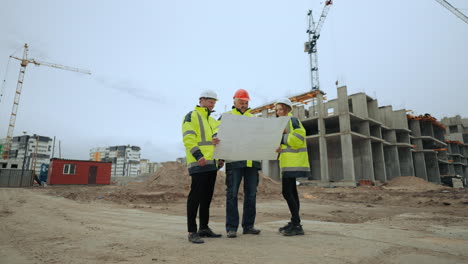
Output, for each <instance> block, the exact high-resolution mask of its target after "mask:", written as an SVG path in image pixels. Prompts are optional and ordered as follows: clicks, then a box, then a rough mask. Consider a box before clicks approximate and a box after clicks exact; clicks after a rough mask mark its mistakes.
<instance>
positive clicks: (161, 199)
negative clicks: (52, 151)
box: [0, 163, 468, 264]
mask: <svg viewBox="0 0 468 264" xmlns="http://www.w3.org/2000/svg"><path fill="white" fill-rule="evenodd" d="M188 177H189V176H188V175H186V172H185V167H184V166H181V165H180V164H176V163H173V164H172V163H170V164H166V165H165V166H164V167H163V169H162V170H159V171H158V173H156V174H155V175H154V176H152V177H150V178H148V179H146V180H145V181H140V182H134V183H130V184H128V185H126V186H119V185H117V184H116V185H110V186H48V187H46V188H41V187H33V188H23V189H17V188H0V263H2V264H3V263H249V264H252V263H282V264H284V263H291V264H292V263H375V264H377V263H468V229H467V227H468V210H467V209H468V192H467V190H466V189H452V188H446V187H442V186H439V185H434V184H431V183H428V182H425V181H422V180H420V179H418V178H415V177H400V178H396V179H394V180H392V181H390V182H389V183H387V184H386V185H384V186H378V187H377V186H362V187H356V188H352V187H347V188H344V187H341V188H320V187H313V186H299V192H300V196H301V217H302V221H303V227H304V230H305V232H306V234H305V235H304V236H297V237H284V236H282V235H280V234H279V233H278V231H277V229H278V227H280V226H282V225H284V224H285V223H286V222H287V221H288V220H289V211H288V209H287V206H286V203H285V202H284V201H283V200H282V197H281V185H280V184H279V183H277V182H274V181H272V180H270V179H268V178H265V177H263V176H262V178H261V182H260V184H259V192H258V199H257V219H256V227H257V228H260V229H261V230H262V233H261V234H260V235H259V236H253V235H241V234H239V236H238V237H237V238H235V239H230V238H226V233H225V231H224V217H225V205H224V204H225V198H224V189H225V187H224V182H223V181H224V174H223V173H222V172H220V173H219V175H218V180H217V185H216V189H215V196H214V200H213V203H212V210H211V220H210V226H211V228H212V229H213V230H214V231H216V232H220V233H222V234H223V237H222V238H214V239H210V238H208V239H205V244H202V245H195V244H191V243H189V242H188V241H187V233H186V218H185V210H186V207H185V206H186V205H185V202H186V196H187V193H188V184H189V180H190V179H189V178H188ZM241 207H242V206H240V210H241Z"/></svg>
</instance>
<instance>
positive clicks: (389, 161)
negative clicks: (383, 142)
mask: <svg viewBox="0 0 468 264" xmlns="http://www.w3.org/2000/svg"><path fill="white" fill-rule="evenodd" d="M384 157H385V172H386V174H387V180H388V181H389V180H391V179H393V178H396V177H400V176H401V172H400V162H399V159H398V149H397V147H396V146H386V147H384Z"/></svg>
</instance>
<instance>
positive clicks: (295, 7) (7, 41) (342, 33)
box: [0, 0, 468, 161]
mask: <svg viewBox="0 0 468 264" xmlns="http://www.w3.org/2000/svg"><path fill="white" fill-rule="evenodd" d="M323 2H324V1H312V0H307V1H306V0H295V1H279V0H273V1H272V0H269V1H266V0H257V1H251V0H249V1H247V0H237V1H215V0H209V1H208V0H206V1H204V0H200V1H189V0H172V1H149V0H148V1H140V0H138V1H123V0H121V1H118V0H112V1H110V0H107V1H91V0H80V1H58V0H56V1H34V0H3V1H2V3H1V4H0V25H1V31H0V32H1V35H0V77H1V80H2V81H3V79H5V78H6V81H7V83H6V88H5V94H4V96H3V98H2V102H1V103H0V135H1V137H2V138H4V137H5V136H6V133H7V128H8V127H7V126H8V122H9V118H10V113H11V107H12V103H13V96H14V93H15V89H16V82H17V78H18V73H19V62H18V61H16V60H11V61H10V62H9V59H8V57H9V55H11V54H13V53H14V55H16V56H21V55H22V46H23V44H24V43H28V44H29V45H30V53H29V55H30V56H29V57H30V58H35V59H37V60H42V61H46V62H52V63H59V64H62V65H67V66H71V67H78V68H83V69H89V70H91V71H92V72H93V75H91V76H89V75H84V74H78V73H74V72H70V71H65V70H59V69H54V68H50V67H45V66H40V67H35V66H33V65H29V66H28V67H27V69H26V75H25V81H24V85H23V93H22V96H21V102H20V105H19V110H18V117H17V121H16V127H15V133H14V135H15V136H16V135H20V134H21V131H27V132H28V133H29V134H33V133H36V134H40V135H45V136H50V137H53V136H56V137H57V139H59V140H61V142H62V156H63V157H65V158H70V159H71V158H74V159H88V157H89V149H91V148H93V147H102V146H108V145H120V144H132V145H138V146H140V147H142V158H149V159H150V160H152V161H167V160H174V159H175V158H177V157H180V156H184V148H183V145H182V143H181V140H182V136H181V121H182V118H183V116H184V115H185V114H186V113H187V112H188V111H190V110H192V108H193V106H194V105H196V104H197V103H198V99H197V98H198V95H199V93H200V92H201V91H202V90H203V89H212V90H215V91H216V92H218V95H219V97H220V99H221V100H220V101H219V102H218V104H217V106H216V110H217V111H218V112H223V111H225V109H229V108H230V107H231V104H232V100H231V99H232V96H233V93H234V92H235V90H236V89H239V88H243V89H246V90H248V91H249V92H250V95H251V97H252V101H251V105H250V106H251V107H256V106H260V105H262V104H265V103H270V102H272V101H274V100H275V99H276V98H278V97H284V96H290V95H294V94H298V93H303V92H306V91H308V90H310V87H311V86H310V75H309V59H308V55H307V54H306V53H304V52H303V45H304V42H305V41H306V40H307V35H306V33H305V30H306V28H307V16H306V13H307V10H308V9H311V8H312V9H313V10H314V15H315V18H316V19H317V18H318V17H319V15H320V12H321V10H322V7H323ZM450 2H451V3H452V4H453V5H454V6H456V7H458V8H460V10H461V11H463V12H464V13H465V14H468V2H467V1H465V0H450ZM467 47H468V24H465V23H464V22H463V21H461V20H460V19H459V18H457V17H456V16H455V15H453V14H452V13H450V12H449V11H448V10H446V9H445V8H444V7H442V6H441V5H440V4H438V3H437V2H436V1H433V0H414V1H404V0H393V1H384V0H372V1H371V0H353V1H349V0H348V1H345V0H335V1H334V5H333V6H332V7H331V9H330V12H329V14H328V17H327V20H326V21H325V25H324V27H323V29H322V34H321V37H320V40H319V42H318V58H319V69H320V82H321V88H322V90H324V91H325V92H326V93H327V97H328V98H329V99H333V98H336V88H335V84H334V83H335V81H336V80H340V83H342V84H346V85H347V86H348V93H349V94H352V93H356V92H365V93H367V94H368V95H370V96H372V97H376V98H377V99H378V100H379V105H393V108H394V109H395V110H396V109H401V108H406V109H411V110H414V111H415V114H424V113H430V114H432V115H433V116H435V117H437V118H439V119H440V118H442V117H444V116H453V115H457V114H459V115H462V116H464V117H468V108H467V107H466V103H465V102H466V101H467V99H468V96H467V95H468V92H467V88H468V87H467V85H468V72H467V71H468V48H467ZM8 62H9V63H8ZM7 66H8V67H7ZM5 72H7V74H6V75H5Z"/></svg>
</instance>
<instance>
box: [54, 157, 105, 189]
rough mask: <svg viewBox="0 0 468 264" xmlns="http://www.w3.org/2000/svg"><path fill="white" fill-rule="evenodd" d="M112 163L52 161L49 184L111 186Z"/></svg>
mask: <svg viewBox="0 0 468 264" xmlns="http://www.w3.org/2000/svg"><path fill="white" fill-rule="evenodd" d="M111 170H112V162H99V161H90V160H68V159H56V158H54V159H51V160H50V165H49V172H48V174H47V184H110V179H111Z"/></svg>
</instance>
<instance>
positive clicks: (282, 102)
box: [275, 98, 293, 109]
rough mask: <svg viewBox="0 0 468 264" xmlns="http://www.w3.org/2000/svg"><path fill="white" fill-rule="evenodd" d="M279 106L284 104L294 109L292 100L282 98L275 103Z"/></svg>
mask: <svg viewBox="0 0 468 264" xmlns="http://www.w3.org/2000/svg"><path fill="white" fill-rule="evenodd" d="M277 104H284V105H287V106H289V107H291V109H292V107H293V104H292V103H291V100H289V99H288V98H281V99H278V100H277V101H276V103H275V105H277Z"/></svg>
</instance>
